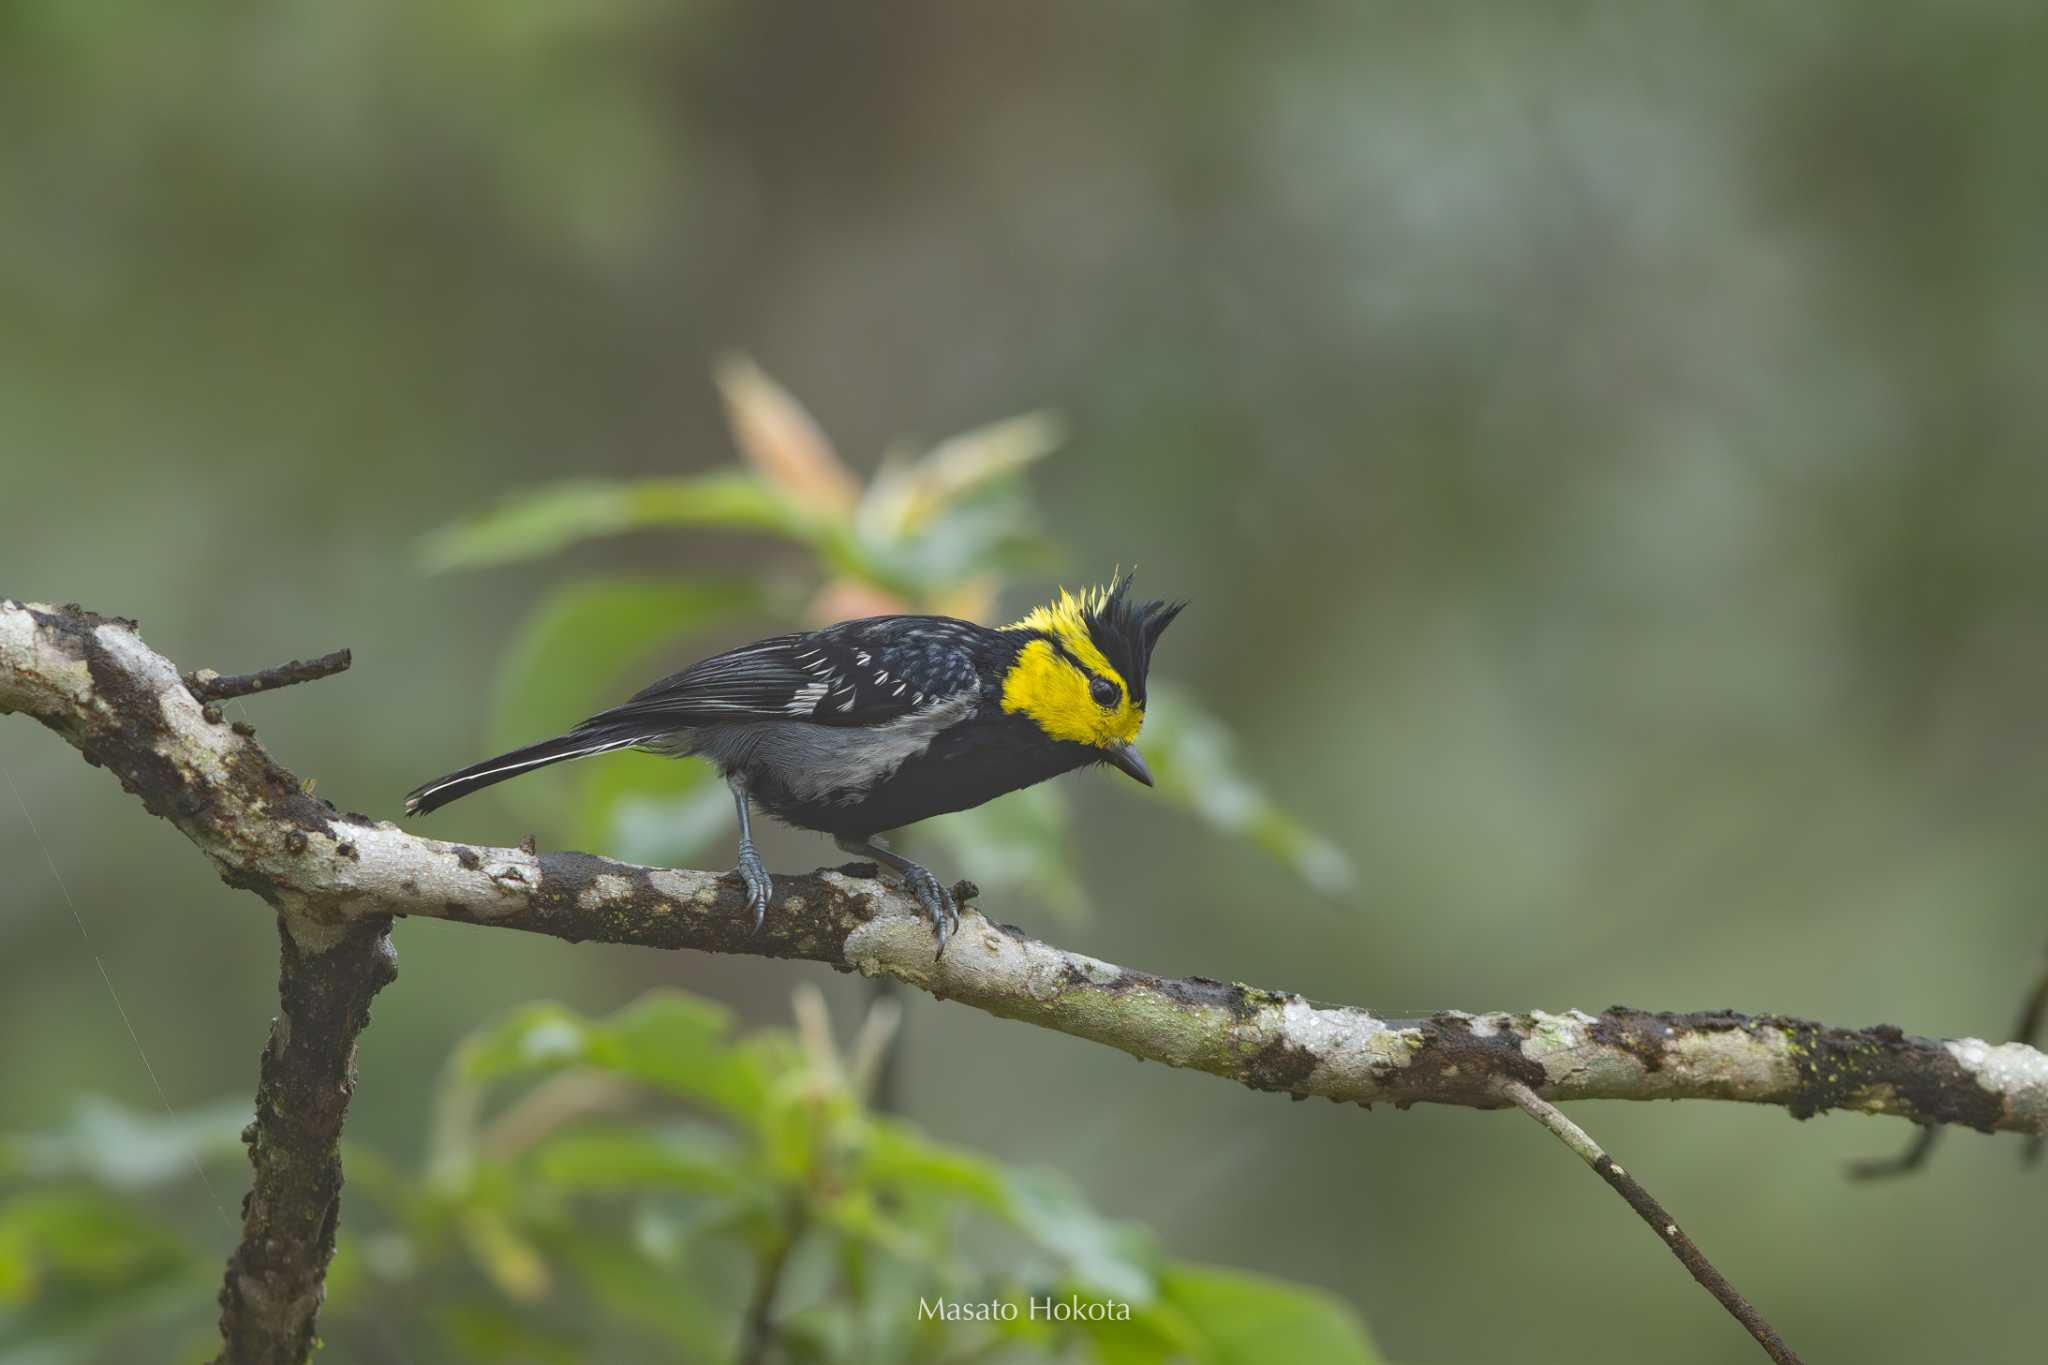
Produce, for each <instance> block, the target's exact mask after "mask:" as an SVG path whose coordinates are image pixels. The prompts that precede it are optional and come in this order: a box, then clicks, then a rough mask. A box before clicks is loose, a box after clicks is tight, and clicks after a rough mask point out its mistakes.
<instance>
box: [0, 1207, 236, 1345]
mask: <svg viewBox="0 0 2048 1365" xmlns="http://www.w3.org/2000/svg"><path fill="white" fill-rule="evenodd" d="M213 1278H214V1274H213V1267H212V1266H211V1265H210V1264H208V1263H206V1262H202V1261H201V1260H200V1259H199V1258H198V1257H196V1256H194V1255H193V1254H192V1253H191V1251H190V1250H189V1249H188V1248H187V1247H186V1246H185V1245H184V1244H183V1243H182V1242H180V1241H179V1240H178V1239H177V1238H175V1237H174V1236H172V1234H171V1233H170V1232H169V1231H168V1230H166V1229H165V1228H163V1227H161V1226H159V1225H158V1224H156V1223H154V1222H151V1221H150V1220H148V1219H146V1218H143V1217H142V1216H140V1215H139V1214H138V1213H137V1212H136V1211H135V1210H134V1209H132V1208H130V1207H128V1206H127V1205H126V1203H125V1202H116V1201H115V1200H113V1199H110V1198H107V1197H105V1196H102V1195H100V1194H97V1193H93V1192H77V1193H73V1192H65V1193H34V1194H26V1195H19V1196H16V1197H15V1198H13V1199H11V1200H9V1201H7V1202H6V1203H5V1204H0V1365H62V1363H63V1362H69V1361H73V1360H79V1361H83V1360H86V1359H90V1358H93V1357H94V1356H95V1354H96V1347H97V1346H98V1344H99V1343H100V1342H101V1341H102V1340H103V1339H104V1338H105V1337H106V1336H107V1335H108V1334H110V1333H112V1332H114V1331H117V1330H122V1329H128V1328H133V1327H135V1326H137V1325H138V1324H140V1323H144V1322H156V1321H158V1320H160V1319H165V1318H169V1317H171V1316H174V1315H175V1314H177V1313H179V1312H181V1311H184V1310H186V1309H188V1308H189V1307H190V1305H191V1304H192V1303H193V1302H194V1299H193V1296H194V1295H203V1293H204V1286H205V1285H207V1284H209V1283H211V1282H212V1280H213ZM159 1335H161V1333H159Z"/></svg>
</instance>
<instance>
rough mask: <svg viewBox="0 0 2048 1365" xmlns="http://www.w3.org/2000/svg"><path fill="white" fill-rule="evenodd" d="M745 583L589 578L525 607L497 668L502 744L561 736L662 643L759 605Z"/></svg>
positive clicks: (496, 734) (497, 732)
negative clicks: (530, 607)
mask: <svg viewBox="0 0 2048 1365" xmlns="http://www.w3.org/2000/svg"><path fill="white" fill-rule="evenodd" d="M760 599H761V594H760V592H759V590H758V589H757V588H755V587H754V586H752V585H751V584H746V583H736V582H728V583H667V582H653V581H647V580H639V579H615V578H606V579H587V580H583V581H579V582H574V583H570V584H568V585H567V586H565V587H561V588H557V589H555V591H553V592H552V593H550V594H548V596H546V597H544V598H542V599H541V600H540V602H539V603H538V604H537V605H536V606H535V607H534V608H533V610H532V611H530V612H528V613H527V616H526V620H525V621H524V622H523V623H522V624H521V625H520V627H519V631H518V634H517V635H515V636H514V637H513V640H512V644H511V646H510V647H509V648H508V649H507V650H506V652H505V658H504V661H503V663H501V664H500V665H499V667H498V695H497V705H496V706H495V707H494V708H493V717H492V724H491V737H492V742H493V744H494V745H495V746H496V747H497V748H499V749H511V748H515V747H517V746H519V745H521V744H531V743H532V742H533V741H535V740H537V739H542V738H545V737H546V736H548V735H558V734H561V733H562V732H563V731H564V730H567V729H568V728H569V727H570V726H572V725H575V724H576V723H577V722H578V721H580V720H582V719H583V718H584V717H585V716H588V715H590V714H591V713H592V712H594V711H597V710H601V709H602V708H603V706H604V704H605V703H606V702H607V701H616V700H619V698H617V697H614V696H611V695H610V694H611V692H612V691H614V690H616V689H617V687H618V685H619V680H620V678H621V677H622V676H623V675H624V674H625V673H626V671H627V669H628V668H629V667H630V666H631V665H632V664H634V663H635V662H637V661H638V660H640V659H641V658H643V657H644V656H646V655H647V654H648V653H649V652H650V651H652V650H654V649H655V648H657V647H658V646H660V645H663V644H666V643H668V642H670V641H672V640H675V639H677V638H679V637H681V636H685V635H689V634H692V633H694V632H696V631H699V630H702V629H704V628H705V627H707V626H710V625H712V624H715V623H716V622H719V621H722V620H725V619H726V618H728V617H731V616H734V615H736V614H738V613H740V612H743V611H747V610H750V609H752V608H754V607H756V606H757V605H759V603H760Z"/></svg>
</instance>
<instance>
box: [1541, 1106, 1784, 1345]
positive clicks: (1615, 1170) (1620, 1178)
mask: <svg viewBox="0 0 2048 1365" xmlns="http://www.w3.org/2000/svg"><path fill="white" fill-rule="evenodd" d="M1501 1093H1502V1094H1504V1095H1506V1096H1507V1097H1508V1098H1509V1099H1511V1100H1513V1101H1514V1102H1515V1103H1516V1104H1517V1105H1520V1106H1521V1109H1522V1112H1523V1113H1525V1114H1527V1115H1528V1116H1529V1117H1530V1118H1532V1119H1535V1120H1536V1121H1537V1122H1538V1123H1540V1124H1542V1125H1543V1126H1544V1127H1545V1128H1547V1129H1549V1130H1550V1131H1551V1133H1552V1134H1553V1135H1554V1136H1555V1137H1556V1138H1557V1140H1558V1141H1559V1142H1562V1143H1563V1144H1564V1145H1565V1146H1567V1147H1569V1148H1571V1149H1572V1151H1574V1152H1576V1153H1577V1154H1578V1157H1579V1160H1581V1161H1583V1162H1585V1163H1586V1164H1587V1165H1588V1166H1590V1167H1592V1168H1593V1174H1595V1175H1597V1176H1599V1177H1600V1178H1601V1179H1602V1180H1604V1181H1606V1182H1607V1184H1608V1187H1609V1188H1610V1189H1612V1190H1613V1191H1614V1192H1615V1193H1616V1194H1618V1195H1620V1196H1621V1197H1622V1198H1623V1199H1624V1200H1626V1201H1627V1202H1628V1206H1629V1207H1630V1208H1632V1209H1634V1210H1635V1211H1636V1216H1637V1217H1638V1218H1641V1219H1642V1220H1643V1221H1644V1222H1645V1223H1648V1224H1649V1225H1650V1231H1652V1232H1654V1233H1656V1234H1657V1240H1658V1241H1660V1242H1662V1243H1663V1244H1664V1245H1665V1246H1667V1247H1670V1248H1671V1254H1672V1255H1673V1256H1676V1257H1677V1258H1678V1261H1679V1264H1680V1265H1683V1266H1684V1267H1685V1268H1686V1269H1687V1270H1688V1271H1690V1272H1691V1273H1692V1277H1693V1278H1694V1279H1695V1280H1697V1281H1699V1284H1700V1288H1702V1289H1704V1290H1706V1291H1707V1292H1708V1293H1709V1294H1712V1295H1713V1296H1714V1301H1715V1302H1716V1303H1718V1304H1720V1305H1721V1306H1722V1307H1723V1308H1725V1309H1727V1310H1728V1315H1729V1316H1730V1317H1732V1318H1734V1319H1735V1320H1736V1321H1737V1322H1739V1323H1741V1324H1742V1327H1743V1330H1744V1331H1746V1332H1748V1333H1749V1334H1750V1335H1751V1336H1752V1337H1755V1338H1756V1342H1757V1345H1759V1346H1761V1347H1763V1348H1764V1354H1765V1355H1767V1356H1769V1357H1770V1358H1771V1359H1772V1360H1774V1361H1776V1362H1777V1365H1801V1361H1800V1359H1799V1356H1798V1353H1797V1352H1795V1351H1793V1349H1792V1348H1791V1347H1790V1346H1787V1345H1786V1344H1785V1339H1784V1338H1783V1337H1781V1336H1779V1335H1778V1333H1777V1331H1776V1329H1775V1328H1773V1327H1772V1326H1771V1324H1769V1323H1768V1322H1765V1321H1764V1317H1763V1314H1761V1313H1759V1312H1757V1311H1756V1309H1755V1308H1754V1307H1753V1306H1752V1305H1751V1304H1750V1302H1749V1300H1748V1299H1745V1298H1743V1297H1742V1294H1741V1292H1740V1291H1738V1290H1737V1289H1736V1288H1735V1286H1734V1285H1732V1284H1730V1283H1728V1277H1727V1276H1725V1275H1723V1274H1722V1273H1721V1272H1720V1271H1718V1270H1716V1269H1715V1268H1714V1263H1713V1262H1712V1261H1710V1260H1708V1259H1707V1254H1706V1253H1705V1252H1704V1251H1701V1250H1700V1249H1699V1246H1698V1245H1697V1244H1696V1243H1695V1242H1694V1241H1693V1240H1692V1238H1690V1237H1688V1236H1686V1235H1685V1231H1684V1230H1683V1229H1682V1228H1680V1227H1679V1226H1678V1222H1677V1220H1676V1219H1674V1218H1672V1216H1671V1215H1670V1214H1668V1213H1666V1212H1665V1211H1664V1206H1663V1205H1662V1204H1660V1203H1658V1202H1657V1200H1656V1198H1655V1197H1654V1196H1653V1195H1651V1193H1650V1192H1649V1191H1648V1190H1646V1189H1644V1188H1643V1186H1642V1182H1641V1181H1639V1180H1637V1179H1636V1178H1635V1177H1634V1176H1632V1175H1630V1174H1629V1173H1628V1172H1627V1171H1625V1170H1623V1169H1622V1168H1621V1167H1619V1166H1617V1165H1615V1164H1614V1158H1613V1157H1611V1156H1609V1155H1607V1153H1606V1152H1605V1151H1603V1150H1601V1147H1600V1144H1599V1143H1597V1142H1595V1141H1593V1137H1592V1134H1590V1133H1588V1132H1587V1131H1586V1130H1585V1129H1583V1128H1581V1127H1579V1125H1578V1124H1576V1123H1573V1122H1572V1121H1571V1120H1570V1119H1568V1118H1566V1117H1565V1116H1564V1113H1563V1111H1562V1110H1560V1109H1559V1108H1558V1107H1557V1106H1556V1105H1554V1104H1551V1103H1549V1102H1548V1101H1546V1100H1544V1099H1541V1098H1539V1097H1538V1096H1537V1095H1536V1093H1535V1092H1534V1091H1532V1090H1530V1089H1529V1087H1528V1086H1526V1085H1523V1084H1522V1083H1521V1082H1520V1081H1509V1082H1508V1083H1507V1084H1506V1085H1504V1086H1502V1087H1501Z"/></svg>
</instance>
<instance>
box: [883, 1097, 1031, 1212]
mask: <svg viewBox="0 0 2048 1365" xmlns="http://www.w3.org/2000/svg"><path fill="white" fill-rule="evenodd" d="M856 1169H857V1170H858V1172H859V1177H858V1178H859V1179H860V1180H861V1181H863V1182H865V1183H868V1184H873V1185H879V1186H888V1187H892V1188H897V1189H902V1190H907V1191H910V1192H913V1193H923V1194H930V1193H939V1194H943V1195H947V1196H951V1197H954V1198H958V1199H961V1200H964V1201H966V1202H968V1203H971V1204H976V1205H979V1206H980V1207H982V1208H984V1209H987V1210H989V1211H990V1212H992V1213H999V1214H1008V1213H1009V1212H1010V1210H1011V1208H1012V1205H1011V1199H1010V1175H1009V1173H1008V1172H1007V1171H1005V1170H1004V1169H1003V1167H1002V1165H1001V1163H999V1162H996V1161H993V1160H990V1159H989V1158H987V1157H983V1156H979V1155H977V1154H975V1153H973V1152H969V1151H966V1150H964V1149H962V1148H959V1147H951V1146H947V1145H946V1144H944V1143H940V1142H934V1141H932V1140H931V1139H930V1138H928V1137H926V1136H925V1135H924V1134H923V1133H920V1132H919V1131H918V1130H917V1129H915V1128H913V1127H911V1126H910V1125H909V1124H907V1123H902V1122H897V1121H894V1120H889V1119H876V1120H874V1121H873V1122H872V1123H871V1124H870V1125H869V1127H868V1130H867V1133H866V1135H865V1141H864V1143H863V1145H862V1148H861V1151H860V1157H859V1164H858V1166H857V1168H856Z"/></svg>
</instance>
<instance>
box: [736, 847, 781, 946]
mask: <svg viewBox="0 0 2048 1365" xmlns="http://www.w3.org/2000/svg"><path fill="white" fill-rule="evenodd" d="M739 871H740V880H741V881H743V882H745V883H746V885H747V904H748V906H750V907H751V908H752V909H753V912H754V932H755V933H757V934H758V933H760V932H761V925H762V923H763V921H765V920H766V919H767V918H768V898H769V897H770V896H772V895H774V894H775V882H774V880H773V879H772V878H770V877H769V875H768V869H767V868H766V867H765V866H763V865H762V863H761V855H760V854H758V853H756V852H755V851H754V845H753V844H752V843H751V842H747V841H742V842H741V844H740V869H739Z"/></svg>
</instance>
